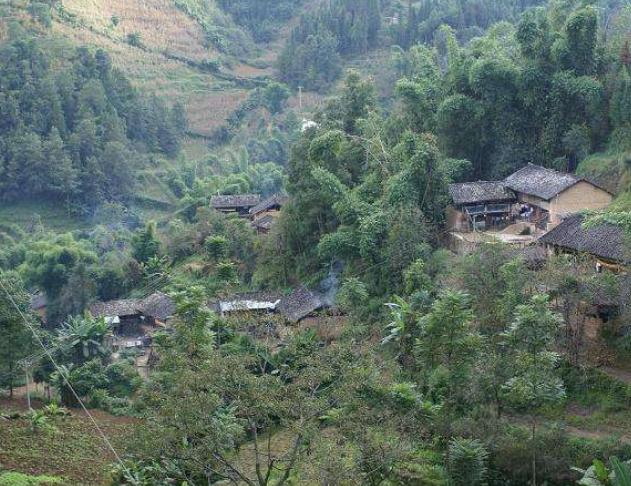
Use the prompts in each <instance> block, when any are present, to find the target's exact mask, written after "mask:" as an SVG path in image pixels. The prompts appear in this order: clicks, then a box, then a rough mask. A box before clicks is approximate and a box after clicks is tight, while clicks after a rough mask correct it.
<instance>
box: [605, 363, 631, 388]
mask: <svg viewBox="0 0 631 486" xmlns="http://www.w3.org/2000/svg"><path fill="white" fill-rule="evenodd" d="M599 370H601V371H602V372H603V373H606V374H607V375H609V376H611V377H612V378H615V379H616V380H620V381H621V382H623V383H626V384H627V385H631V371H629V370H623V369H620V368H614V367H613V366H603V367H602V368H599Z"/></svg>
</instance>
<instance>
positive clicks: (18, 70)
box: [0, 38, 186, 210]
mask: <svg viewBox="0 0 631 486" xmlns="http://www.w3.org/2000/svg"><path fill="white" fill-rule="evenodd" d="M60 62H61V63H62V68H61V69H59V68H55V69H53V68H52V67H51V64H53V63H60ZM0 91H1V95H0V106H1V108H0V110H1V113H0V116H1V118H2V122H1V126H0V147H2V149H1V150H2V154H3V157H2V163H1V164H0V167H1V169H0V172H1V173H2V182H1V183H0V197H1V198H2V199H4V200H8V201H15V200H16V199H24V198H38V197H41V198H49V199H50V200H51V201H60V202H63V203H64V204H67V205H69V208H68V210H71V209H72V208H74V209H77V208H81V209H82V210H83V209H85V210H90V209H94V208H95V207H96V206H97V205H98V204H100V203H103V202H105V201H120V202H126V201H127V202H128V201H129V200H130V197H131V195H132V193H133V190H134V184H135V179H136V171H137V170H138V169H140V168H141V167H142V166H143V165H146V164H147V154H148V153H153V152H161V153H163V154H165V155H167V156H175V155H176V154H177V153H178V151H179V149H180V140H181V138H182V137H183V135H184V132H185V131H186V116H185V114H184V109H183V108H182V106H181V105H174V107H173V108H172V109H169V108H167V107H166V106H165V104H164V102H163V101H162V100H160V99H158V98H155V97H153V98H142V97H141V96H140V95H139V94H138V92H137V91H136V90H134V89H133V88H132V87H131V85H130V83H129V81H128V80H127V79H126V78H124V77H123V76H122V75H121V74H120V73H118V72H117V71H115V70H113V69H112V66H111V61H110V58H109V56H108V55H107V54H106V53H105V52H104V51H102V50H98V51H96V53H94V54H92V53H91V52H90V51H88V50H87V49H85V48H80V49H77V50H76V52H74V53H72V54H71V56H70V57H69V58H68V59H59V58H55V57H52V56H51V55H50V53H48V52H46V51H45V50H43V49H42V47H41V45H40V43H39V42H38V41H37V40H36V39H34V38H26V39H20V40H15V41H13V42H9V43H7V44H6V45H5V46H3V47H2V50H1V51H0Z"/></svg>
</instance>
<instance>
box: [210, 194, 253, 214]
mask: <svg viewBox="0 0 631 486" xmlns="http://www.w3.org/2000/svg"><path fill="white" fill-rule="evenodd" d="M260 202H261V196H259V195H258V194H234V195H224V196H213V197H212V198H211V199H210V206H211V207H212V208H213V209H216V210H217V211H220V212H222V213H226V214H238V215H239V216H242V217H248V216H249V211H250V209H252V208H253V207H254V206H256V205H257V204H259V203H260Z"/></svg>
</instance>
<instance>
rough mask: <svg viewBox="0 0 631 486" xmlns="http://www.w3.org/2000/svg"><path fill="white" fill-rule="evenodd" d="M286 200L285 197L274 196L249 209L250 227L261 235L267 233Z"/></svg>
mask: <svg viewBox="0 0 631 486" xmlns="http://www.w3.org/2000/svg"><path fill="white" fill-rule="evenodd" d="M288 200H289V198H288V197H287V196H284V195H282V194H274V195H273V196H271V197H269V198H267V199H265V200H264V201H261V202H260V203H259V204H257V205H256V206H254V207H253V208H252V209H250V211H249V213H250V218H251V219H252V226H253V227H254V228H255V229H256V230H257V232H259V233H262V234H265V233H269V231H270V229H271V227H272V225H273V224H274V222H275V221H276V218H277V217H278V216H279V215H280V210H281V209H282V208H283V206H284V205H285V204H286V203H287V201H288Z"/></svg>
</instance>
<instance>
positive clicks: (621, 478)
mask: <svg viewBox="0 0 631 486" xmlns="http://www.w3.org/2000/svg"><path fill="white" fill-rule="evenodd" d="M610 463H611V468H610V469H609V468H607V466H606V465H605V463H603V462H602V461H600V460H598V459H594V462H593V464H592V465H591V466H590V467H589V468H588V469H587V470H583V469H578V468H574V469H575V470H576V471H578V472H579V473H581V474H583V477H582V478H581V479H580V480H579V481H578V483H577V484H580V485H582V486H629V485H631V463H629V462H622V461H620V459H618V458H617V457H612V458H611V459H610Z"/></svg>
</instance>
